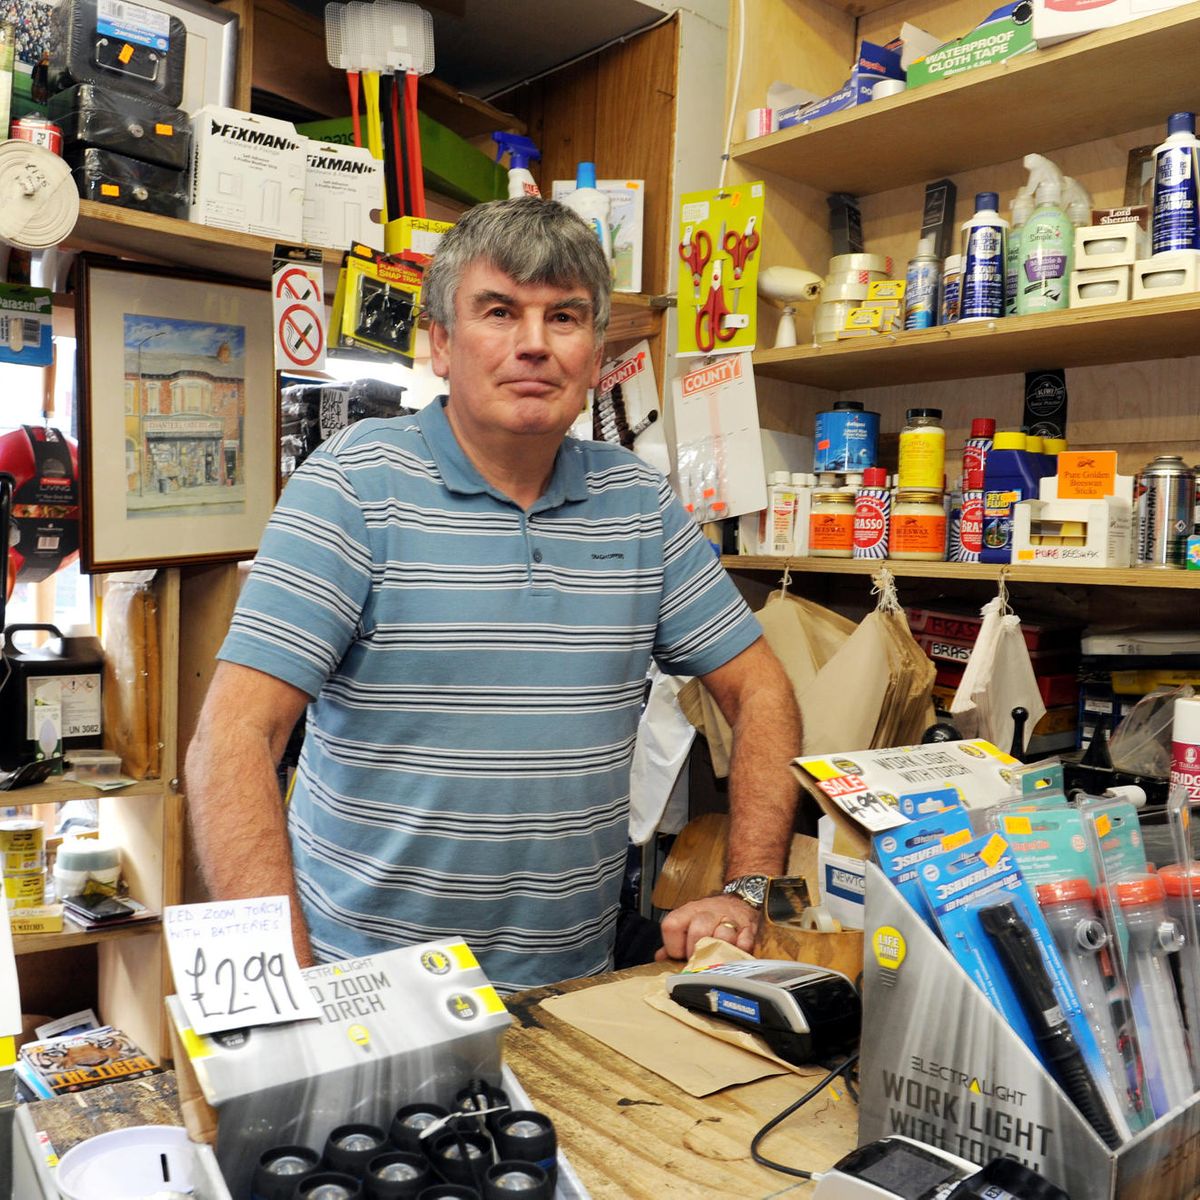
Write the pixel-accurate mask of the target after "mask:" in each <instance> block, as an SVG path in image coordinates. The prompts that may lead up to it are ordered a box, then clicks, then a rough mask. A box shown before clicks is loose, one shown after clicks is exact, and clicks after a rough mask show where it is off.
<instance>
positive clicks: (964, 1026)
mask: <svg viewBox="0 0 1200 1200" xmlns="http://www.w3.org/2000/svg"><path fill="white" fill-rule="evenodd" d="M864 944H865V959H866V962H865V969H864V972H863V985H864V986H863V1038H862V1059H861V1085H860V1086H861V1100H860V1104H859V1123H858V1136H859V1142H860V1144H861V1143H865V1142H870V1141H874V1140H875V1139H876V1138H881V1137H885V1136H887V1135H888V1134H893V1133H900V1134H905V1135H907V1136H909V1137H914V1138H917V1139H918V1140H920V1141H923V1142H925V1143H927V1144H928V1145H932V1146H938V1147H941V1148H942V1149H945V1150H948V1151H949V1152H950V1153H952V1154H957V1155H960V1156H962V1157H963V1158H969V1159H971V1160H972V1161H974V1162H978V1163H983V1162H987V1161H989V1160H990V1159H991V1158H994V1157H998V1156H1001V1155H1007V1156H1009V1157H1013V1158H1016V1159H1018V1160H1020V1161H1022V1162H1024V1163H1026V1165H1028V1166H1031V1167H1032V1168H1033V1169H1034V1170H1036V1171H1038V1172H1039V1173H1040V1174H1042V1175H1044V1176H1045V1177H1046V1178H1047V1179H1049V1180H1050V1181H1051V1182H1052V1183H1055V1184H1057V1185H1058V1186H1059V1187H1060V1188H1062V1189H1063V1190H1064V1191H1066V1192H1067V1194H1068V1195H1069V1196H1070V1197H1071V1200H1113V1197H1117V1198H1118V1200H1162V1198H1163V1197H1165V1196H1192V1195H1195V1194H1196V1191H1197V1188H1200V1157H1198V1156H1197V1155H1195V1154H1193V1153H1191V1148H1192V1146H1193V1145H1194V1144H1195V1139H1196V1138H1197V1137H1198V1136H1200V1097H1197V1098H1196V1099H1194V1100H1193V1101H1192V1102H1191V1103H1189V1104H1188V1105H1187V1106H1186V1107H1184V1108H1180V1109H1176V1110H1175V1111H1174V1112H1173V1113H1171V1114H1169V1115H1168V1116H1166V1117H1163V1118H1162V1119H1160V1120H1158V1121H1156V1122H1155V1123H1154V1124H1153V1125H1151V1126H1150V1127H1149V1128H1147V1129H1145V1130H1143V1131H1142V1132H1141V1133H1140V1134H1138V1135H1137V1136H1136V1137H1134V1138H1131V1139H1130V1140H1129V1141H1127V1142H1125V1143H1124V1144H1123V1145H1122V1146H1121V1147H1120V1149H1119V1150H1116V1151H1113V1150H1109V1149H1108V1148H1107V1147H1106V1146H1105V1145H1104V1143H1103V1142H1102V1141H1101V1140H1100V1138H1099V1137H1098V1136H1097V1134H1096V1133H1095V1131H1094V1130H1093V1129H1092V1127H1091V1126H1090V1125H1089V1124H1088V1123H1087V1122H1086V1121H1085V1120H1084V1119H1083V1117H1082V1116H1081V1115H1080V1114H1079V1111H1078V1110H1077V1109H1076V1108H1075V1106H1074V1105H1073V1104H1072V1103H1071V1102H1070V1100H1068V1098H1067V1097H1066V1095H1065V1094H1064V1093H1063V1091H1062V1089H1061V1088H1060V1087H1059V1086H1058V1084H1057V1083H1056V1082H1055V1080H1054V1079H1052V1078H1051V1077H1050V1075H1049V1074H1047V1072H1046V1071H1045V1069H1044V1068H1043V1067H1042V1065H1041V1063H1040V1062H1039V1061H1038V1060H1037V1058H1036V1057H1035V1056H1034V1054H1033V1051H1032V1050H1030V1048H1029V1047H1028V1046H1026V1045H1025V1043H1024V1042H1022V1041H1021V1039H1020V1038H1019V1037H1018V1036H1017V1035H1016V1034H1015V1033H1014V1032H1013V1030H1012V1029H1010V1028H1009V1026H1008V1024H1007V1023H1006V1022H1005V1020H1004V1018H1003V1017H1001V1016H1000V1014H999V1013H998V1012H997V1011H996V1010H995V1009H994V1008H993V1007H992V1005H991V1003H990V1002H989V1001H988V1000H987V999H986V997H985V996H984V994H983V993H982V992H981V991H980V990H979V988H978V987H976V985H975V984H974V983H973V982H972V981H971V979H970V978H969V977H968V976H967V974H966V972H965V971H963V969H962V967H961V966H960V965H959V964H958V963H957V962H956V961H955V960H954V958H953V957H952V956H951V954H950V952H949V951H948V950H947V949H946V947H945V946H944V945H943V944H942V943H941V941H939V939H938V938H937V936H936V935H935V934H934V933H933V931H932V930H931V929H930V928H929V927H928V926H927V925H926V924H925V922H924V921H923V920H922V919H921V918H920V917H919V916H918V915H917V913H916V912H915V911H914V910H913V908H912V907H911V906H910V905H909V904H908V903H907V902H906V901H905V900H904V898H903V897H902V896H901V895H900V893H899V892H898V891H897V890H896V889H895V887H893V886H892V884H891V883H889V882H888V880H887V879H886V878H885V877H884V875H883V873H882V872H881V871H880V870H879V868H878V867H876V866H875V865H874V864H869V865H868V866H867V909H866V931H865V942H864ZM948 1014H953V1020H949V1019H946V1017H947V1016H948Z"/></svg>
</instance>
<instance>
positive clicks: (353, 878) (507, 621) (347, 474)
mask: <svg viewBox="0 0 1200 1200" xmlns="http://www.w3.org/2000/svg"><path fill="white" fill-rule="evenodd" d="M445 403H446V402H445V400H444V399H443V400H438V401H434V402H433V403H432V404H430V405H429V406H428V407H427V408H425V409H424V410H423V411H422V412H421V413H419V414H418V415H417V416H415V417H397V418H394V419H392V420H385V421H381V420H369V421H361V422H359V423H358V424H356V425H352V426H350V427H349V428H348V429H345V430H343V431H342V432H341V433H339V434H337V435H335V436H334V437H333V438H331V439H330V440H329V441H328V442H326V443H325V445H324V446H323V447H322V448H321V449H319V450H317V451H316V452H315V453H314V454H312V455H311V456H310V457H309V458H308V460H307V461H306V462H305V463H304V465H303V466H302V467H301V468H300V470H299V471H298V472H297V473H296V475H294V476H293V477H292V479H291V480H290V481H289V483H288V486H287V490H286V491H285V493H284V495H283V498H282V500H281V501H280V503H279V506H278V508H277V509H276V510H275V513H274V515H273V516H272V518H271V520H270V523H269V524H268V526H267V529H266V532H265V533H264V535H263V539H262V544H261V547H260V549H259V552H258V557H257V559H256V560H255V563H254V567H253V570H252V572H251V574H250V578H249V580H248V582H247V584H246V587H245V589H244V590H243V593H242V596H241V599H240V602H239V604H238V608H237V612H236V613H235V615H234V618H233V622H232V625H231V627H230V631H229V635H228V637H227V639H226V641H225V643H224V645H223V647H222V649H221V652H220V657H221V658H223V659H226V660H228V661H230V662H236V663H241V664H243V665H245V666H248V667H253V668H255V669H256V670H259V671H264V672H266V673H267V674H269V675H273V676H276V677H277V678H279V679H283V680H286V681H287V682H288V683H290V684H293V685H294V686H295V687H298V688H300V689H302V690H303V691H305V692H307V693H308V695H309V696H311V697H313V700H312V702H311V704H310V706H309V710H308V730H307V736H306V738H305V741H304V748H303V750H302V752H301V757H300V765H299V770H298V773H297V779H296V784H295V787H294V790H293V794H292V803H291V807H290V810H289V814H288V829H289V834H290V838H291V846H292V854H293V856H294V861H295V868H296V878H297V882H298V886H299V891H300V896H301V900H302V903H303V906H304V912H305V916H306V917H307V919H308V923H309V927H310V929H311V931H312V938H313V948H314V953H316V955H317V956H318V958H322V959H332V958H342V957H352V956H357V955H364V954H371V953H377V952H381V951H384V950H388V949H393V948H395V947H396V946H398V945H410V944H412V943H416V942H423V941H428V940H432V939H438V938H446V937H459V936H461V937H464V938H465V939H466V940H467V942H468V943H469V944H470V945H471V947H472V949H473V950H474V951H475V953H476V954H477V955H478V957H479V959H480V962H481V963H482V965H483V967H484V969H485V970H486V971H487V973H488V976H489V978H490V979H491V980H492V982H493V983H495V984H496V986H497V987H499V988H501V989H506V990H511V989H516V988H523V987H531V986H535V985H538V984H542V983H548V982H552V981H555V980H560V979H567V978H571V977H574V976H578V975H586V974H592V973H595V972H598V971H603V970H605V969H607V968H609V967H610V966H611V961H612V937H613V929H614V925H615V921H616V915H617V907H618V896H619V892H620V886H621V878H622V874H623V870H624V864H625V849H626V840H627V827H628V816H629V764H630V759H631V755H632V753H633V744H634V738H635V735H636V732H637V724H638V716H639V711H640V707H641V700H642V693H643V686H644V680H645V675H646V669H647V666H648V664H649V660H650V657H651V655H653V656H654V658H655V659H656V660H657V661H658V663H659V665H660V666H661V667H662V668H663V670H665V671H668V672H672V673H676V674H690V675H699V674H703V673H705V672H707V671H711V670H713V669H714V668H716V667H718V666H720V665H722V664H723V663H725V662H727V661H728V660H729V659H731V658H732V657H733V656H734V655H736V654H738V653H740V652H741V651H742V650H744V649H745V648H746V647H747V646H749V645H750V644H751V642H753V641H754V640H755V639H756V638H757V637H758V636H759V632H760V630H759V627H758V623H757V621H756V620H755V618H754V617H753V616H752V615H751V613H750V612H749V610H748V609H747V607H746V605H745V604H744V602H743V601H742V599H741V597H740V596H739V595H738V593H737V591H736V589H735V588H734V587H733V585H732V583H731V582H730V581H729V579H728V577H727V576H726V574H725V572H724V571H723V570H722V569H721V567H720V564H719V563H718V562H717V560H716V559H715V558H714V557H713V554H712V551H711V550H710V549H709V547H708V545H707V543H706V542H705V541H704V539H703V537H702V536H701V534H700V531H699V530H698V529H697V527H696V525H695V523H694V522H693V521H692V520H691V519H690V518H689V517H688V515H687V513H686V512H685V511H684V510H683V508H682V506H681V505H680V504H679V502H678V501H677V500H676V499H675V497H674V495H673V493H672V492H671V490H670V487H669V486H668V484H667V482H666V480H664V479H663V477H662V476H661V475H660V474H659V473H658V472H656V471H654V470H653V469H652V468H651V467H649V466H647V465H646V464H645V463H643V462H642V461H641V460H640V459H638V458H637V457H635V456H634V455H633V454H630V453H629V452H627V451H625V450H623V449H620V448H619V447H616V446H611V445H607V444H605V443H600V442H579V441H575V440H573V439H570V438H568V439H566V441H565V442H564V443H563V446H562V447H561V449H560V450H559V452H558V456H557V459H556V461H555V466H554V472H553V475H552V477H551V480H550V484H549V486H548V488H547V490H546V492H545V494H544V495H543V496H542V497H541V498H540V499H539V500H538V501H537V503H536V504H534V505H533V507H532V508H531V509H529V510H528V512H525V511H522V510H521V509H520V508H519V507H518V506H517V505H516V504H514V503H513V502H512V501H511V500H509V499H508V498H507V497H506V496H504V495H503V494H501V493H500V492H498V491H497V490H496V489H495V488H493V487H491V486H490V485H489V484H488V483H487V482H486V481H485V480H484V479H483V477H482V476H481V475H480V474H479V472H478V471H476V469H475V468H474V467H473V466H472V465H471V463H470V461H469V460H468V459H467V457H466V455H465V454H464V453H463V451H462V449H461V448H460V447H459V445H458V442H457V440H456V438H455V437H454V434H453V431H452V430H451V428H450V425H449V423H448V421H447V419H446V413H445V408H444V405H445Z"/></svg>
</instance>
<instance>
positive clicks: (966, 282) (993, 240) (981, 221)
mask: <svg viewBox="0 0 1200 1200" xmlns="http://www.w3.org/2000/svg"><path fill="white" fill-rule="evenodd" d="M999 203H1000V197H999V196H998V195H997V194H996V193H995V192H979V193H978V194H977V195H976V197H975V215H974V216H973V217H972V218H971V219H970V220H969V221H964V222H963V225H962V234H963V267H962V292H961V297H962V299H961V301H960V305H959V316H958V319H959V320H960V321H994V320H997V319H998V318H1000V317H1002V316H1004V237H1005V234H1006V233H1007V232H1008V222H1007V221H1006V220H1005V219H1004V218H1003V217H1002V216H1001V215H1000V214H999V212H997V208H998V206H999Z"/></svg>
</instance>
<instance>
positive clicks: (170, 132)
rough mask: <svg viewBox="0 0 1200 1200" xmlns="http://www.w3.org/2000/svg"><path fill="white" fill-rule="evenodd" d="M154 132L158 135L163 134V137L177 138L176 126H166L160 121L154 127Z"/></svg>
mask: <svg viewBox="0 0 1200 1200" xmlns="http://www.w3.org/2000/svg"><path fill="white" fill-rule="evenodd" d="M154 132H155V133H157V134H161V135H162V136H163V137H174V136H175V126H174V125H166V124H164V123H163V122H161V121H160V122H158V123H157V124H156V125H155V126H154Z"/></svg>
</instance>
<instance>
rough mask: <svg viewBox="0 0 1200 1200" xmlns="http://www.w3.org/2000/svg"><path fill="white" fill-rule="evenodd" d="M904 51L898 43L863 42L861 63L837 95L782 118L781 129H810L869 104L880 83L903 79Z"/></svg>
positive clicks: (799, 106) (785, 113) (787, 110)
mask: <svg viewBox="0 0 1200 1200" xmlns="http://www.w3.org/2000/svg"><path fill="white" fill-rule="evenodd" d="M900 58H901V47H900V45H898V44H896V43H889V45H887V46H879V45H876V44H875V43H874V42H866V41H864V42H862V43H861V44H860V45H859V48H858V60H857V61H856V62H855V64H854V67H853V68H852V69H851V71H850V78H849V79H847V80H846V82H845V83H844V84H842V86H841V87H840V88H838V90H837V91H836V92H834V93H833V94H832V95H830V96H826V97H825V98H824V99H823V100H818V101H817V102H816V103H815V104H796V105H792V106H790V107H788V108H785V109H784V110H783V111H782V112H781V113H780V114H779V128H780V129H786V128H788V127H789V126H791V125H807V124H808V122H809V121H815V120H816V119H817V118H818V117H824V116H827V115H828V114H829V113H833V112H841V110H842V109H844V108H854V107H855V106H856V105H858V104H866V103H867V102H868V101H869V100H870V99H871V89H872V88H873V87H874V86H875V84H877V83H878V82H879V81H880V80H881V79H901V80H902V79H903V78H904V68H903V67H902V66H901V65H900Z"/></svg>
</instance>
